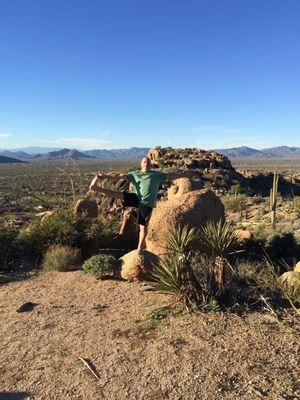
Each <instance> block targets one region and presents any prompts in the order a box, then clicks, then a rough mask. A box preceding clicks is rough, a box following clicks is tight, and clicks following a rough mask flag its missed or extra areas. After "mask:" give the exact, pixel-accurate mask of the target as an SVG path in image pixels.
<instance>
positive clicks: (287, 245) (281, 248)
mask: <svg viewBox="0 0 300 400" xmlns="http://www.w3.org/2000/svg"><path fill="white" fill-rule="evenodd" d="M266 252H267V253H268V255H269V256H270V259H271V260H274V262H278V261H280V260H285V261H287V262H288V263H290V264H292V263H293V259H297V258H299V257H300V246H299V244H298V243H297V241H296V239H295V236H294V235H293V233H291V232H289V233H285V234H281V235H275V236H274V237H273V238H272V239H271V240H270V241H269V242H268V244H267V245H266ZM281 265H282V266H281V268H280V273H283V272H285V271H286V269H285V268H284V266H283V264H282V263H281Z"/></svg>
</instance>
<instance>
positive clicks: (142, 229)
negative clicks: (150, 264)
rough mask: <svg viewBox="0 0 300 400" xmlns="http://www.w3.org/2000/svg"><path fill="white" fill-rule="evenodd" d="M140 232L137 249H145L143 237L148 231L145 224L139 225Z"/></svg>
mask: <svg viewBox="0 0 300 400" xmlns="http://www.w3.org/2000/svg"><path fill="white" fill-rule="evenodd" d="M139 227H140V234H139V245H138V248H137V249H138V251H141V250H145V249H146V243H145V239H146V236H147V233H148V228H147V226H145V225H140V226H139Z"/></svg>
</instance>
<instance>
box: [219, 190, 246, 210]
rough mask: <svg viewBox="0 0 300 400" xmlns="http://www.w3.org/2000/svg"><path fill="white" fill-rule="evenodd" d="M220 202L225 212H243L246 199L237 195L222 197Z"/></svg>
mask: <svg viewBox="0 0 300 400" xmlns="http://www.w3.org/2000/svg"><path fill="white" fill-rule="evenodd" d="M221 200H222V203H223V204H224V207H225V210H226V211H231V212H242V211H244V210H245V207H246V200H247V197H246V196H245V195H242V194H239V195H237V196H236V197H233V196H224V197H222V198H221Z"/></svg>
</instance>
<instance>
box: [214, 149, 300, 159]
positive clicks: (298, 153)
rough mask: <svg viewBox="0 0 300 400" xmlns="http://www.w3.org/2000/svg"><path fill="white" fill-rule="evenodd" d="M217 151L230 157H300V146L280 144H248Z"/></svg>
mask: <svg viewBox="0 0 300 400" xmlns="http://www.w3.org/2000/svg"><path fill="white" fill-rule="evenodd" d="M215 151H216V152H218V153H221V154H223V155H224V156H226V157H228V158H229V159H230V158H256V157H257V158H300V147H289V146H279V147H270V148H267V149H261V150H257V149H253V148H251V147H247V146H241V147H232V148H231V149H215Z"/></svg>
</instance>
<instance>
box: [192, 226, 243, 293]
mask: <svg viewBox="0 0 300 400" xmlns="http://www.w3.org/2000/svg"><path fill="white" fill-rule="evenodd" d="M199 242H200V243H201V245H202V247H203V248H204V249H205V250H206V251H207V252H208V253H209V254H212V255H213V256H214V257H215V278H216V281H217V284H218V288H219V290H220V291H221V290H222V288H223V286H224V280H225V272H226V270H227V269H228V267H229V268H230V269H231V270H232V268H231V266H230V264H229V262H228V259H227V257H228V256H229V255H231V254H234V253H237V252H238V251H239V250H238V246H239V244H240V242H239V239H238V236H237V235H236V233H235V229H234V227H233V226H232V224H231V223H230V222H229V221H225V222H223V221H222V220H220V221H219V222H217V223H215V222H209V223H208V224H207V225H206V226H204V227H202V228H201V230H200V232H199Z"/></svg>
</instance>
